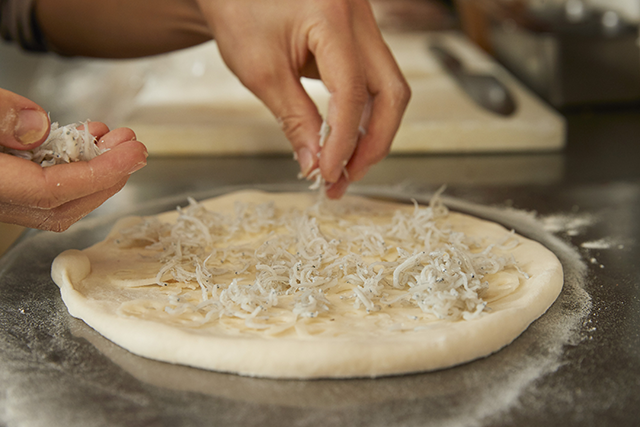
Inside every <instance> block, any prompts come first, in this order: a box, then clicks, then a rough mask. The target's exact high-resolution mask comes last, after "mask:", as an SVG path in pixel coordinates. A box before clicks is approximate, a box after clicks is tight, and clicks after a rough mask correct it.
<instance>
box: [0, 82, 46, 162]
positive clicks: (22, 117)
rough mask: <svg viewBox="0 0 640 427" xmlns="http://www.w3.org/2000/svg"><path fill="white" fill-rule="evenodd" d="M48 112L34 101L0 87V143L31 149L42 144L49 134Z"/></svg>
mask: <svg viewBox="0 0 640 427" xmlns="http://www.w3.org/2000/svg"><path fill="white" fill-rule="evenodd" d="M49 128H50V121H49V116H48V115H47V113H46V112H45V111H44V110H43V109H42V107H40V106H39V105H38V104H36V103H35V102H33V101H30V100H28V99H27V98H24V97H22V96H20V95H17V94H15V93H13V92H9V91H8V90H4V89H0V145H4V146H5V147H9V148H14V149H17V150H29V149H32V148H35V147H37V146H38V145H40V144H42V142H44V140H45V139H46V137H47V135H48V134H49Z"/></svg>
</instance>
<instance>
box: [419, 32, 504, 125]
mask: <svg viewBox="0 0 640 427" xmlns="http://www.w3.org/2000/svg"><path fill="white" fill-rule="evenodd" d="M429 50H430V51H431V53H433V55H434V56H435V57H436V58H437V59H438V61H439V62H440V64H442V66H443V67H444V69H445V70H446V71H447V72H448V73H449V74H450V75H451V76H452V77H453V78H454V79H455V80H456V82H457V83H458V85H459V86H460V87H461V88H462V90H463V91H464V92H465V93H466V94H467V95H468V96H469V97H471V99H473V100H474V101H475V102H476V103H477V104H478V105H480V106H481V107H483V108H485V109H487V110H489V111H491V112H493V113H496V114H499V115H501V116H510V115H511V114H513V113H514V112H515V111H516V102H515V100H514V99H513V96H512V95H511V92H510V91H509V89H508V88H507V87H506V86H505V85H504V84H503V83H502V82H501V81H500V80H498V79H497V78H496V77H495V76H493V75H491V74H477V73H472V72H469V71H467V70H466V69H465V67H464V65H462V62H461V61H460V60H459V59H458V58H457V57H456V56H455V55H454V54H453V53H451V51H450V50H449V49H447V48H446V47H445V46H443V45H442V44H440V43H431V44H430V45H429Z"/></svg>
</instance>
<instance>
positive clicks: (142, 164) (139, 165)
mask: <svg viewBox="0 0 640 427" xmlns="http://www.w3.org/2000/svg"><path fill="white" fill-rule="evenodd" d="M145 166H147V162H146V161H144V162H140V163H138V164H136V165H135V166H134V167H132V168H131V170H130V171H129V175H131V174H132V173H134V172H137V171H139V170H140V169H142V168H143V167H145Z"/></svg>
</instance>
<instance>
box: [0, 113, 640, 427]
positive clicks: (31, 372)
mask: <svg viewBox="0 0 640 427" xmlns="http://www.w3.org/2000/svg"><path fill="white" fill-rule="evenodd" d="M567 118H568V125H569V134H568V141H569V145H568V147H567V150H566V151H565V152H563V153H552V154H531V155H527V154H519V155H498V154H495V155H484V156H406V157H391V158H388V159H386V160H384V161H383V162H382V163H381V164H380V165H378V166H377V167H375V168H373V169H372V170H371V172H370V174H369V175H368V176H367V178H366V179H365V180H364V181H363V182H362V183H360V184H359V185H357V186H354V188H353V191H354V192H360V193H364V194H369V195H374V196H382V197H394V198H399V199H401V200H407V199H409V198H411V197H415V198H418V199H420V200H426V199H427V198H428V196H429V194H431V193H432V192H433V191H434V190H436V189H437V188H438V187H439V186H440V185H442V184H448V188H447V191H446V195H447V202H448V203H449V204H450V206H451V207H452V208H453V209H458V210H461V211H465V212H469V213H472V214H475V215H479V216H482V217H485V218H488V219H492V220H494V221H497V222H500V223H502V224H504V225H505V226H507V227H513V228H515V229H516V230H517V231H519V232H521V233H522V234H524V235H527V236H529V237H532V238H534V239H536V240H539V241H541V242H542V243H543V244H545V245H546V246H547V247H549V248H550V249H551V250H553V251H554V252H555V253H556V255H558V257H559V259H560V260H561V261H562V263H563V266H564V269H565V288H564V290H563V292H562V294H561V296H560V298H559V299H558V301H557V302H556V303H555V304H554V305H553V306H552V307H551V309H550V310H549V311H548V312H547V313H546V314H545V315H543V316H542V317H541V318H540V319H539V320H537V321H536V322H534V323H533V324H532V325H531V327H530V328H529V329H528V330H527V331H526V332H525V333H524V334H523V335H522V336H520V337H519V338H518V339H516V340H515V341H514V342H513V343H512V344H511V345H509V346H507V347H506V348H504V349H503V350H501V351H499V352H498V353H496V354H494V355H491V356H489V357H487V358H484V359H481V360H477V361H474V362H471V363H467V364H464V365H461V366H457V367H454V368H450V369H446V370H442V371H438V372H431V373H423V374H415V375H405V376H398V377H389V378H381V379H355V380H316V381H278V380H265V379H255V378H246V377H240V376H236V375H231V374H223V373H215V372H207V371H202V370H198V369H192V368H188V367H183V366H175V365H170V364H166V363H162V362H156V361H151V360H147V359H143V358H141V357H138V356H135V355H132V354H130V353H129V352H127V351H125V350H123V349H121V348H119V347H118V346H116V345H114V344H112V343H111V342H109V341H107V340H106V339H104V338H102V337H101V336H100V335H99V334H97V333H96V332H94V331H93V330H92V329H90V328H89V327H87V326H86V325H85V324H84V323H83V322H82V321H80V320H77V319H74V318H72V317H71V316H70V315H69V314H68V313H67V310H66V307H65V306H64V304H63V303H62V301H61V299H60V295H59V291H58V288H57V286H56V285H55V284H54V283H53V282H52V280H51V279H50V276H49V269H50V265H51V261H52V260H53V258H54V257H55V256H56V255H57V254H58V253H60V252H61V251H62V250H64V249H67V248H84V247H86V246H88V245H91V244H93V243H95V242H97V241H98V240H100V239H102V238H103V237H104V236H105V234H106V233H107V231H108V229H109V227H110V226H111V225H112V224H113V222H114V221H115V219H116V218H118V217H120V216H122V215H128V214H131V213H136V214H140V213H141V214H151V213H157V212H160V211H163V210H167V209H172V208H173V207H175V205H177V204H183V203H184V202H185V198H186V196H189V195H191V196H195V197H208V196H213V195H216V194H221V193H224V192H227V191H230V190H233V189H237V188H247V187H255V186H256V183H260V184H259V187H260V188H266V189H270V190H276V191H281V190H289V189H304V188H305V185H304V184H302V183H299V182H297V181H296V179H295V175H296V172H297V168H296V165H295V163H294V161H293V160H291V159H290V158H288V157H287V158H283V157H243V158H208V157H200V158H178V159H169V158H153V157H151V158H150V159H149V165H148V166H147V167H146V168H145V169H143V170H142V171H140V172H138V173H136V174H134V175H133V176H132V178H131V180H130V182H129V184H128V185H127V186H126V187H125V190H123V191H122V192H121V193H119V194H118V195H117V196H115V197H114V198H113V199H111V200H110V201H109V202H107V203H106V204H105V205H104V206H102V207H101V208H100V209H98V210H97V211H96V212H95V213H93V214H92V215H90V216H89V217H87V218H86V219H84V220H83V221H81V222H80V223H78V224H76V225H75V226H74V227H72V228H71V229H70V230H69V231H67V232H65V233H62V234H53V233H45V232H36V231H30V232H28V233H27V234H26V235H24V236H23V237H22V238H21V239H20V241H19V242H18V244H17V245H15V246H14V247H13V249H12V250H10V251H9V252H8V253H7V254H6V255H5V256H4V257H3V258H2V259H0V424H2V423H4V424H6V425H9V426H23V425H24V426H45V425H46V426H203V425H216V426H289V425H292V426H323V427H325V426H344V425H349V426H510V425H518V426H529V425H531V426H534V425H535V426H538V425H545V426H578V425H579V426H585V425H586V426H589V425H593V426H631V425H636V424H637V421H638V419H639V418H640V409H639V408H640V406H639V404H640V397H639V396H640V334H639V332H640V300H639V296H640V290H639V289H638V287H639V285H640V267H639V265H640V262H639V261H638V260H640V248H639V246H638V241H639V239H640V225H639V222H640V221H639V219H640V172H638V166H637V164H638V159H640V149H639V148H638V145H637V138H638V135H640V114H639V113H638V112H634V111H631V112H630V111H617V112H615V111H614V112H595V113H592V112H584V113H573V114H570V115H568V117H567ZM255 357H260V355H259V354H256V355H255ZM283 357H286V355H283Z"/></svg>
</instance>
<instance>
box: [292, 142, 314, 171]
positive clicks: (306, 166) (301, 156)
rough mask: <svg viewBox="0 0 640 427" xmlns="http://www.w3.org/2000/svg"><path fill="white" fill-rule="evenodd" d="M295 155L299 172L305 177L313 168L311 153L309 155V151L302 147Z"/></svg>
mask: <svg viewBox="0 0 640 427" xmlns="http://www.w3.org/2000/svg"><path fill="white" fill-rule="evenodd" d="M296 155H297V157H298V163H299V164H300V172H301V173H302V176H305V177H306V176H307V175H309V172H311V169H312V168H313V163H314V158H313V153H311V150H309V149H308V148H306V147H302V148H301V149H299V150H298V151H297V152H296Z"/></svg>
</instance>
